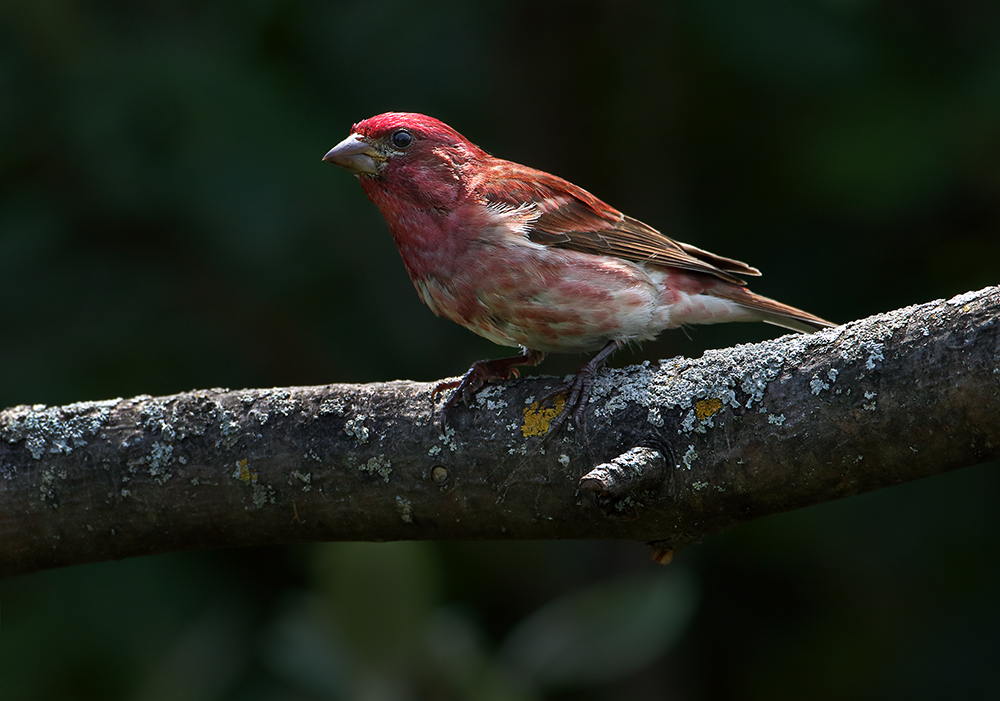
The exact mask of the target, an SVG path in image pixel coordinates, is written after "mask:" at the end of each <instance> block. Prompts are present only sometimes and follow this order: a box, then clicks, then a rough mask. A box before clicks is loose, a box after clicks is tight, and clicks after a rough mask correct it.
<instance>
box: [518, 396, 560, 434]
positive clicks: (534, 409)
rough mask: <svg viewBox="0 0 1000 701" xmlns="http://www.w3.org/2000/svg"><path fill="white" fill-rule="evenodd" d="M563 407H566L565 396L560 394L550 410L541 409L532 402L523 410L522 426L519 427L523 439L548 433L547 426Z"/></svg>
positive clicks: (536, 403)
mask: <svg viewBox="0 0 1000 701" xmlns="http://www.w3.org/2000/svg"><path fill="white" fill-rule="evenodd" d="M564 406H566V396H565V395H562V394H560V395H559V396H558V397H556V400H555V402H554V406H553V407H552V408H551V409H549V408H542V407H540V406H539V405H538V402H532V404H531V406H529V407H526V408H525V410H524V424H523V425H522V426H521V433H522V434H524V437H525V438H527V437H528V436H544V435H545V434H546V433H548V432H549V424H551V423H552V419H554V418H556V417H557V416H559V414H560V413H562V410H563V407H564Z"/></svg>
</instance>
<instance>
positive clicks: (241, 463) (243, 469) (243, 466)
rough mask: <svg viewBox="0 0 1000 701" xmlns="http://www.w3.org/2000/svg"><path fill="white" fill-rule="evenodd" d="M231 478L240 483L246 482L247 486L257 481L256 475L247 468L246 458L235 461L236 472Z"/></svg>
mask: <svg viewBox="0 0 1000 701" xmlns="http://www.w3.org/2000/svg"><path fill="white" fill-rule="evenodd" d="M233 477H235V478H236V479H238V480H240V481H241V482H246V483H247V484H252V483H253V482H256V481H257V473H256V472H253V471H251V469H250V468H249V467H248V466H247V459H246V458H243V459H242V460H237V461H236V470H235V471H233Z"/></svg>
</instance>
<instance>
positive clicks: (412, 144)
mask: <svg viewBox="0 0 1000 701" xmlns="http://www.w3.org/2000/svg"><path fill="white" fill-rule="evenodd" d="M488 158H489V156H488V154H487V153H486V152H485V151H483V150H482V149H481V148H479V147H478V146H476V145H475V144H473V143H472V142H471V141H469V140H468V139H466V138H465V137H464V136H462V135H461V134H459V133H458V132H457V131H455V130H454V129H452V128H451V127H449V126H448V125H447V124H445V123H444V122H441V121H439V120H437V119H434V118H433V117H428V116H426V115H422V114H416V113H412V112H386V113H385V114H380V115H377V116H375V117H370V118H369V119H366V120H364V121H362V122H358V123H357V124H355V125H354V126H353V127H352V128H351V133H350V135H349V136H348V137H347V138H346V139H344V140H343V141H341V142H340V143H339V144H337V145H336V146H334V147H333V148H332V149H330V151H329V152H328V153H327V154H326V155H325V156H323V160H324V161H327V162H329V163H334V164H336V165H339V166H341V167H342V168H346V169H347V170H349V171H351V172H352V173H354V174H355V175H356V176H358V179H359V180H360V181H361V185H362V187H363V188H364V190H365V193H366V194H367V195H368V197H369V199H371V200H372V201H373V202H375V204H376V205H378V207H379V209H380V210H382V213H383V214H384V215H386V218H387V219H389V220H390V221H391V219H393V218H396V217H398V216H399V213H400V212H402V211H404V210H405V209H407V208H415V209H420V210H424V211H428V210H440V211H444V210H445V209H446V208H448V207H452V206H454V205H455V204H456V203H457V202H458V201H460V200H461V199H462V198H463V197H465V196H466V193H467V188H468V186H469V182H468V180H469V178H468V177H467V176H468V174H469V173H470V172H472V171H471V170H470V169H469V166H470V165H472V164H476V163H482V162H483V159H488ZM472 170H474V169H472ZM393 211H395V212H396V213H395V214H394V213H393ZM390 226H392V224H391V223H390Z"/></svg>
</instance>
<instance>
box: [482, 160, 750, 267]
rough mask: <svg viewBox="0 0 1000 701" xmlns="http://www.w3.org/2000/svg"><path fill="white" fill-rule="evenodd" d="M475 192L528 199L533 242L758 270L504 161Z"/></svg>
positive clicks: (515, 201)
mask: <svg viewBox="0 0 1000 701" xmlns="http://www.w3.org/2000/svg"><path fill="white" fill-rule="evenodd" d="M476 194H477V195H478V196H479V197H480V198H481V199H482V200H483V202H484V203H486V204H496V203H501V204H507V205H511V206H520V205H522V204H524V203H525V202H533V203H534V204H535V205H536V206H537V208H538V217H537V218H536V219H535V220H534V221H532V223H531V225H530V227H529V229H528V232H527V236H528V238H529V239H530V240H531V241H533V242H534V243H539V244H543V245H546V246H554V247H557V248H566V249H570V250H574V251H580V252H582V253H593V254H597V255H611V256H618V257H619V258H624V259H626V260H633V261H636V262H643V263H656V264H658V265H664V266H670V267H674V268H682V269H684V270H692V271H695V272H699V273H708V274H710V275H714V276H716V277H718V278H720V279H722V280H725V281H726V282H731V283H733V284H735V285H743V284H745V282H744V281H743V280H742V279H741V278H739V277H737V276H738V275H745V276H757V275H760V271H759V270H757V269H756V268H753V267H751V266H749V265H747V264H746V263H741V262H740V261H738V260H733V259H732V258H724V257H722V256H717V255H715V254H714V253H709V252H708V251H703V250H701V249H700V248H697V247H695V246H691V245H689V244H686V243H680V242H678V241H674V240H673V239H672V238H670V237H669V236H665V235H664V234H662V233H660V232H659V231H657V230H656V229H654V228H653V227H651V226H648V225H646V224H643V223H642V222H641V221H639V220H638V219H633V218H632V217H627V216H625V215H624V214H622V213H621V212H619V211H618V210H617V209H615V208H614V207H611V206H610V205H608V204H606V203H605V202H603V201H601V200H599V199H598V198H596V197H594V196H593V195H591V194H590V193H589V192H587V191H586V190H584V189H582V188H579V187H577V186H576V185H573V184H572V183H570V182H567V181H566V180H563V179H562V178H559V177H556V176H554V175H550V174H548V173H545V172H542V171H539V170H534V169H531V168H526V167H524V166H519V165H517V164H514V163H510V162H508V161H499V160H498V161H497V162H496V163H495V165H494V168H493V169H492V172H491V176H490V177H489V178H485V179H484V180H482V181H480V182H479V183H477V185H476Z"/></svg>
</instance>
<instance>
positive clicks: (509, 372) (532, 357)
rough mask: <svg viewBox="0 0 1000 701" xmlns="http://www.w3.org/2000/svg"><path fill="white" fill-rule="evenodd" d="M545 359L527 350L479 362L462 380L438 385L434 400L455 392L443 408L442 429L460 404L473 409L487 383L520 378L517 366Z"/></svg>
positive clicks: (537, 353)
mask: <svg viewBox="0 0 1000 701" xmlns="http://www.w3.org/2000/svg"><path fill="white" fill-rule="evenodd" d="M543 358H545V354H544V353H542V352H540V351H535V350H530V349H525V351H524V353H523V354H522V355H517V356H514V357H513V358H495V359H493V360H478V361H476V362H475V363H473V364H472V367H470V368H469V370H468V372H466V373H465V375H464V376H463V377H462V379H461V380H457V381H455V380H453V381H451V382H441V383H440V384H438V385H437V386H436V387H435V388H434V391H433V392H432V393H431V398H432V399H437V398H438V396H440V395H441V393H442V392H446V391H448V390H450V389H453V390H455V391H454V392H452V393H451V396H450V397H448V399H447V401H445V403H444V406H443V407H442V408H441V427H442V428H444V427H445V426H447V425H448V415H449V413H450V412H451V410H452V409H454V408H455V407H456V406H458V404H459V403H462V404H465V406H467V407H471V406H472V402H473V400H475V398H476V393H477V392H478V391H479V390H481V389H482V388H483V386H484V385H485V384H486V383H487V382H494V381H497V380H508V379H510V378H511V376H513V377H519V376H520V373H519V372H518V370H517V367H515V366H518V365H538V363H540V362H542V359H543Z"/></svg>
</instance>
